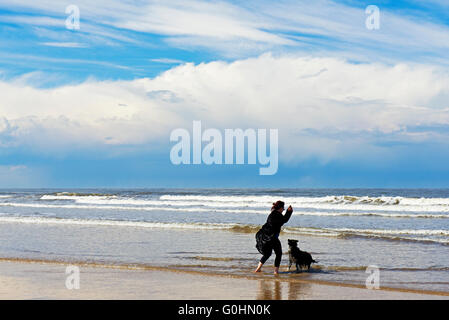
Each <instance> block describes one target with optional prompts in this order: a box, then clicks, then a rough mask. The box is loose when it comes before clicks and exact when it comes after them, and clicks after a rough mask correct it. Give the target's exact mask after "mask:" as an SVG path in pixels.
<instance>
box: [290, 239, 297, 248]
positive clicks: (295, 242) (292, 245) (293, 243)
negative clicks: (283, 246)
mask: <svg viewBox="0 0 449 320" xmlns="http://www.w3.org/2000/svg"><path fill="white" fill-rule="evenodd" d="M288 245H289V246H290V247H297V246H298V240H293V239H288Z"/></svg>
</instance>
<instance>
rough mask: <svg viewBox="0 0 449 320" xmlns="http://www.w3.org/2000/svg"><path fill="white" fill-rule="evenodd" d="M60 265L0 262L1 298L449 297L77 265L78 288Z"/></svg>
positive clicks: (267, 278)
mask: <svg viewBox="0 0 449 320" xmlns="http://www.w3.org/2000/svg"><path fill="white" fill-rule="evenodd" d="M67 266H68V265H66V264H63V263H42V262H33V263H30V262H18V261H13V260H11V261H5V260H3V261H1V262H0V299H14V300H15V299H163V300H165V299H170V300H177V299H187V300H196V299H204V300H210V299H214V300H215V299H250V300H253V299H258V300H263V299H270V300H271V299H293V300H301V299H407V300H409V299H449V296H447V295H435V294H423V293H417V292H405V291H392V290H368V289H363V288H357V287H351V286H341V285H336V284H332V285H329V284H323V283H315V282H308V281H285V280H284V279H280V278H278V279H276V277H275V276H273V275H271V274H269V273H268V270H267V271H266V272H265V273H264V274H261V275H251V276H248V277H235V276H232V277H231V276H223V275H221V276H213V275H204V274H199V273H195V272H184V271H179V270H178V271H173V270H163V269H162V268H153V269H151V268H150V269H145V270H139V269H138V268H137V269H135V270H132V269H129V268H128V269H126V268H116V267H107V266H90V265H81V266H79V268H80V269H79V270H80V282H79V283H80V288H79V289H72V290H69V289H67V287H66V279H67V277H68V276H70V274H66V267H67Z"/></svg>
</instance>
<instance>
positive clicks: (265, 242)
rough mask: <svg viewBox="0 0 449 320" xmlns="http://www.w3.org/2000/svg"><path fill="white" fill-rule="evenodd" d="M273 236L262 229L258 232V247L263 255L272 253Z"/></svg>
mask: <svg viewBox="0 0 449 320" xmlns="http://www.w3.org/2000/svg"><path fill="white" fill-rule="evenodd" d="M271 240H272V237H271V236H269V235H267V234H265V233H264V232H263V230H262V229H260V230H259V231H257V233H256V248H257V251H259V252H260V253H261V254H262V255H265V254H267V253H270V252H271V250H273V248H272V245H271Z"/></svg>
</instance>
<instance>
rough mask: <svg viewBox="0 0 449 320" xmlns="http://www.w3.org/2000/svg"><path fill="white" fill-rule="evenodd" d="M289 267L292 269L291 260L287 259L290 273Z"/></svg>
mask: <svg viewBox="0 0 449 320" xmlns="http://www.w3.org/2000/svg"><path fill="white" fill-rule="evenodd" d="M291 267H292V259H289V261H288V271H290V268H291Z"/></svg>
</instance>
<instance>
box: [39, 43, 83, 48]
mask: <svg viewBox="0 0 449 320" xmlns="http://www.w3.org/2000/svg"><path fill="white" fill-rule="evenodd" d="M40 44H41V45H43V46H48V47H60V48H87V47H88V46H87V45H86V44H84V43H78V42H41V43H40Z"/></svg>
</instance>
